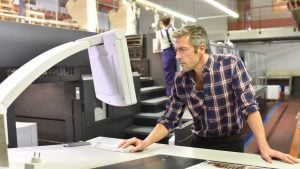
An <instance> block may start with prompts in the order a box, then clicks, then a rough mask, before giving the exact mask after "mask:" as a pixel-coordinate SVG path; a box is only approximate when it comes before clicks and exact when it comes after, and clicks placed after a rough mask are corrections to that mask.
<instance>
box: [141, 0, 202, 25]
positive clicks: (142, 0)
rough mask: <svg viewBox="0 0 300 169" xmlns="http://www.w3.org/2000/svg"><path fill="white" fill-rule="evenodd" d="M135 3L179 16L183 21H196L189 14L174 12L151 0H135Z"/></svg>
mask: <svg viewBox="0 0 300 169" xmlns="http://www.w3.org/2000/svg"><path fill="white" fill-rule="evenodd" d="M136 2H137V3H139V4H142V5H144V6H146V7H147V6H148V7H153V8H155V9H156V10H158V11H160V12H164V13H167V14H169V15H171V16H174V17H177V18H180V19H182V20H184V21H189V22H196V19H195V18H193V17H190V16H187V15H184V14H181V13H179V12H176V11H174V10H171V9H169V8H165V7H163V6H161V5H158V4H156V3H153V2H150V1H147V0H136Z"/></svg>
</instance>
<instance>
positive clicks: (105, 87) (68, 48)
mask: <svg viewBox="0 0 300 169" xmlns="http://www.w3.org/2000/svg"><path fill="white" fill-rule="evenodd" d="M88 48H90V49H89V55H90V63H91V69H92V74H93V80H94V84H95V91H96V96H97V98H98V99H101V100H102V101H103V102H106V103H108V104H111V105H115V106H125V105H131V104H134V103H136V102H137V100H136V96H135V90H134V85H133V77H132V76H133V75H132V73H131V69H130V68H131V66H130V62H129V55H128V48H127V43H126V39H125V35H124V33H122V32H120V31H118V30H112V31H108V32H104V33H101V34H98V35H94V36H91V37H87V38H83V39H79V40H77V41H74V42H68V43H65V44H62V45H60V46H57V47H55V48H52V49H50V50H48V51H46V52H44V53H42V54H40V55H38V56H37V57H35V58H33V59H32V60H30V61H29V62H27V63H25V64H24V65H23V66H21V67H20V68H19V69H17V70H16V71H15V72H14V73H13V74H11V75H10V76H9V77H7V78H6V79H5V80H4V81H3V82H2V83H1V84H0V133H1V134H0V167H7V166H8V164H9V163H8V155H7V146H6V144H7V141H8V139H7V129H6V113H7V108H8V107H9V106H10V105H11V103H12V102H14V100H15V99H16V98H17V97H18V96H19V95H20V94H21V93H22V92H23V91H24V90H25V89H26V88H27V87H28V86H29V85H30V84H31V83H32V82H33V81H34V80H36V79H37V78H38V77H39V76H40V75H42V74H43V73H44V72H45V71H47V70H48V69H50V68H51V67H53V66H54V65H56V64H57V63H59V62H61V61H62V60H64V59H66V58H68V57H70V56H72V55H74V54H75V53H78V52H80V51H82V50H86V49H88ZM5 140H6V141H5ZM5 143H6V144H5Z"/></svg>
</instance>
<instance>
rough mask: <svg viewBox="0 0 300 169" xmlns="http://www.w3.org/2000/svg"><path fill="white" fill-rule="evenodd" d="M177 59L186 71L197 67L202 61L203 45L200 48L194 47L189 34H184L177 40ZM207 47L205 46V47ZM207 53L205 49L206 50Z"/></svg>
mask: <svg viewBox="0 0 300 169" xmlns="http://www.w3.org/2000/svg"><path fill="white" fill-rule="evenodd" d="M175 49H176V59H177V60H178V62H179V64H180V65H181V67H182V69H183V71H184V72H187V71H190V70H192V69H195V68H196V67H197V66H201V65H199V63H200V59H201V56H202V54H203V51H202V50H201V45H200V47H199V49H196V50H195V48H194V46H192V44H190V42H189V36H182V37H179V38H177V39H176V40H175ZM204 49H205V48H204ZM204 53H205V51H204Z"/></svg>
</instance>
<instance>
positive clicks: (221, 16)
mask: <svg viewBox="0 0 300 169" xmlns="http://www.w3.org/2000/svg"><path fill="white" fill-rule="evenodd" d="M225 17H228V15H216V16H205V17H200V18H198V20H205V19H215V18H225Z"/></svg>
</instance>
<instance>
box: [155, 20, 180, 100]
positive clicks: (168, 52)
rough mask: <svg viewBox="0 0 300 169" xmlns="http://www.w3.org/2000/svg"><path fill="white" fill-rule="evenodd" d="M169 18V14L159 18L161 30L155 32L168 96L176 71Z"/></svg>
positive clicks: (172, 29)
mask: <svg viewBox="0 0 300 169" xmlns="http://www.w3.org/2000/svg"><path fill="white" fill-rule="evenodd" d="M170 20H171V18H170V17H169V16H165V17H162V18H161V19H160V22H159V24H160V27H161V30H159V31H157V32H156V40H157V42H158V43H157V49H159V47H158V46H159V45H160V48H161V50H162V63H163V70H164V75H165V79H166V95H167V96H170V94H171V88H172V85H173V80H174V76H175V72H176V52H175V49H174V42H173V40H172V38H171V35H172V33H173V31H174V28H173V27H171V26H170Z"/></svg>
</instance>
